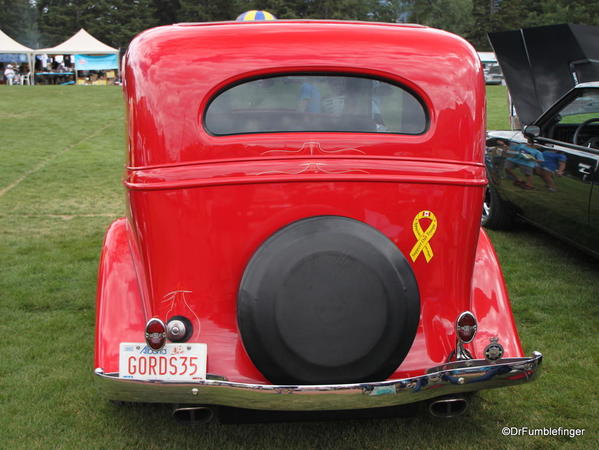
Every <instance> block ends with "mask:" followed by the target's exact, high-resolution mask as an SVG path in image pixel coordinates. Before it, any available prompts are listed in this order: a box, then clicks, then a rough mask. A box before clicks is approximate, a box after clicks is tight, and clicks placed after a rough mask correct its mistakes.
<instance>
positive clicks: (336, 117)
mask: <svg viewBox="0 0 599 450" xmlns="http://www.w3.org/2000/svg"><path fill="white" fill-rule="evenodd" d="M204 126H205V128H206V130H207V131H208V132H210V133H211V134H213V135H217V136H226V135H232V134H246V133H282V132H310V131H321V132H322V131H330V132H353V133H395V134H421V133H423V132H424V131H426V128H427V126H428V118H427V113H426V110H425V107H424V105H423V102H421V101H420V100H419V99H418V98H417V97H416V96H415V95H414V94H413V93H411V92H410V91H409V90H407V89H406V88H403V87H401V86H399V85H397V84H392V83H389V82H386V81H382V80H379V79H372V78H364V77H356V76H348V75H285V76H275V77H269V78H261V79H252V80H250V81H246V82H242V83H240V84H237V85H235V86H233V87H230V88H227V89H225V90H224V91H221V92H220V93H219V94H217V95H216V96H215V97H214V99H213V100H212V101H211V102H210V104H209V105H208V108H207V110H206V113H205V115H204Z"/></svg>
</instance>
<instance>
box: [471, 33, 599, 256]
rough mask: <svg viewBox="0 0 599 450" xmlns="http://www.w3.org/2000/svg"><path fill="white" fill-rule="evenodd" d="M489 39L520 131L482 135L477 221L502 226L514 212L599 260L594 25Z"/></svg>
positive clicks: (598, 81)
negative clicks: (483, 167)
mask: <svg viewBox="0 0 599 450" xmlns="http://www.w3.org/2000/svg"><path fill="white" fill-rule="evenodd" d="M490 40H491V43H492V45H493V48H494V49H495V53H496V54H497V58H498V60H499V62H500V64H501V65H502V68H503V71H504V74H505V77H506V82H507V85H508V89H509V91H510V95H511V98H512V101H513V104H514V106H515V109H516V111H517V113H518V117H519V119H520V122H521V123H522V125H523V127H524V132H519V131H518V132H514V131H492V132H489V133H488V138H489V139H488V141H487V151H488V153H487V157H486V162H487V168H488V174H489V179H490V188H489V190H488V192H487V197H486V201H485V208H484V214H483V224H485V225H486V226H487V227H489V228H506V227H509V226H510V225H511V224H512V223H513V220H512V219H513V217H514V216H517V217H519V218H521V219H524V220H526V221H527V222H530V223H532V224H534V225H535V226H538V227H540V228H542V229H544V230H546V231H548V232H550V233H552V234H554V235H556V236H558V237H559V238H560V239H563V240H565V241H567V242H569V243H570V244H572V245H575V246H577V247H579V248H581V249H582V250H584V251H586V252H588V253H590V254H592V255H594V256H598V257H599V190H598V189H599V188H598V187H597V186H598V183H599V172H598V168H599V62H598V61H599V28H598V27H590V26H582V25H552V26H547V27H536V28H529V29H524V30H517V31H507V32H501V33H492V34H491V35H490ZM548 48H550V49H551V51H550V52H548V51H547V49H548ZM504 142H505V143H506V144H508V145H507V146H506V145H503V143H504ZM527 142H529V143H530V145H527V146H526V147H523V146H522V145H523V144H526V143H527ZM498 144H499V145H498ZM531 147H532V148H533V150H532V151H530V150H527V148H531ZM537 151H538V154H540V155H541V156H538V154H537V156H535V161H531V159H530V157H531V156H532V155H534V154H535V152H537ZM524 157H529V160H528V162H526V161H525V158H524ZM527 167H528V168H527ZM526 171H530V172H531V175H530V176H529V175H526V174H525V173H524V172H526ZM526 179H528V181H526Z"/></svg>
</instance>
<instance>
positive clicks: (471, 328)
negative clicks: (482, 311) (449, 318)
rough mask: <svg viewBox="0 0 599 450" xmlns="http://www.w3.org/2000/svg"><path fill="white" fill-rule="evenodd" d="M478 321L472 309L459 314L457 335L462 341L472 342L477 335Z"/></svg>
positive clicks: (465, 342)
mask: <svg viewBox="0 0 599 450" xmlns="http://www.w3.org/2000/svg"><path fill="white" fill-rule="evenodd" d="M477 327H478V323H477V320H476V317H475V316H474V314H472V313H471V312H470V311H464V312H463V313H462V314H460V315H459V316H458V320H456V335H457V337H458V339H459V340H460V342H463V343H464V344H468V343H469V342H472V340H473V339H474V336H476V329H477Z"/></svg>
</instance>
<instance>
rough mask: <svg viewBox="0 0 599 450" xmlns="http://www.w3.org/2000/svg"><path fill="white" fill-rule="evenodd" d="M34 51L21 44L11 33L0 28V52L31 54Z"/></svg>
mask: <svg viewBox="0 0 599 450" xmlns="http://www.w3.org/2000/svg"><path fill="white" fill-rule="evenodd" d="M32 52H33V50H32V49H30V48H29V47H25V46H24V45H22V44H19V43H18V42H17V41H15V40H14V39H13V38H11V37H10V36H9V35H7V34H6V33H4V31H2V30H0V53H23V54H25V55H29V54H31V53H32Z"/></svg>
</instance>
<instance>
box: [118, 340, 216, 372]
mask: <svg viewBox="0 0 599 450" xmlns="http://www.w3.org/2000/svg"><path fill="white" fill-rule="evenodd" d="M207 354H208V346H207V345H206V344H166V345H165V346H164V347H163V348H161V349H160V350H152V349H151V348H150V347H148V346H147V345H146V344H145V343H143V344H141V343H130V342H121V347H120V353H119V378H129V379H134V380H159V381H198V380H205V379H206V359H207Z"/></svg>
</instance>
